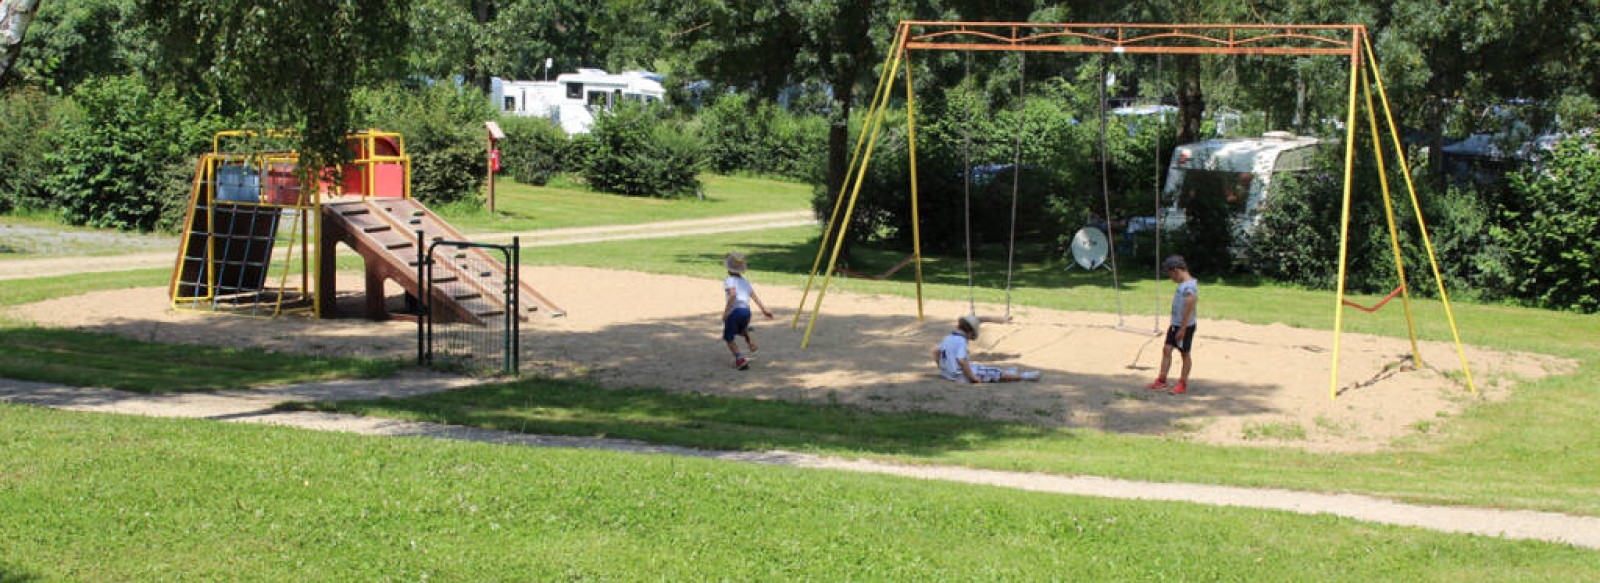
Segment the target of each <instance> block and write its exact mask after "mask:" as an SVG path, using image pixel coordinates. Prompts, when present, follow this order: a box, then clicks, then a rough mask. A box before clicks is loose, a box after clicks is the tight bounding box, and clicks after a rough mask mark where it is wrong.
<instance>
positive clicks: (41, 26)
mask: <svg viewBox="0 0 1600 583" xmlns="http://www.w3.org/2000/svg"><path fill="white" fill-rule="evenodd" d="M133 12H134V9H133V2H132V0H56V1H55V2H51V3H49V4H41V5H40V7H39V11H38V14H37V15H35V17H34V19H33V25H32V26H31V27H29V29H28V40H27V42H26V43H24V44H23V47H22V51H21V52H20V53H18V55H17V59H16V61H15V62H14V63H13V65H12V69H11V75H12V78H13V79H14V80H15V82H19V83H24V84H27V85H32V86H36V87H41V88H43V89H46V90H49V91H52V92H59V93H72V92H73V90H74V89H76V88H77V86H78V85H79V84H81V83H83V82H85V81H88V80H90V79H101V78H106V77H116V76H121V75H127V74H130V73H136V72H138V70H139V68H140V67H141V66H142V65H144V64H145V63H146V61H147V60H148V57H149V53H150V46H149V42H147V41H146V40H145V39H144V37H143V36H142V34H141V32H140V31H139V30H138V27H137V26H135V25H134V22H133V21H134V14H133Z"/></svg>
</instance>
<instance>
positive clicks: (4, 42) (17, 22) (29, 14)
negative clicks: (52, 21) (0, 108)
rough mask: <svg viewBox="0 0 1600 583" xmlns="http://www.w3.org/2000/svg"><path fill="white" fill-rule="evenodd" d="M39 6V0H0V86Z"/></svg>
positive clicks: (20, 47)
mask: <svg viewBox="0 0 1600 583" xmlns="http://www.w3.org/2000/svg"><path fill="white" fill-rule="evenodd" d="M38 8H39V0H0V87H5V83H6V77H7V76H8V73H9V72H10V71H11V64H12V63H13V62H15V61H16V58H17V53H18V52H21V51H22V39H23V38H25V37H26V36H27V34H28V24H29V23H31V22H33V15H34V12H35V11H36V10H38Z"/></svg>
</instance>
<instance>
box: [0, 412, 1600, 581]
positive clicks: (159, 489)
mask: <svg viewBox="0 0 1600 583" xmlns="http://www.w3.org/2000/svg"><path fill="white" fill-rule="evenodd" d="M0 445H3V447H0V468H4V470H3V471H0V516H4V517H5V544H4V545H0V580H4V581H34V580H76V581H107V580H169V579H192V580H251V581H321V580H327V581H375V580H422V579H427V580H442V581H461V580H513V581H544V580H557V579H562V580H570V579H579V580H589V579H600V580H618V581H636V580H669V581H681V580H708V579H732V580H758V581H767V580H779V579H782V580H792V579H818V580H896V581H898V580H925V581H971V580H1057V579H1070V580H1090V581H1104V580H1139V581H1145V580H1159V579H1183V580H1190V579H1194V580H1248V581H1363V582H1365V581H1377V580H1386V581H1396V580H1405V581H1463V580H1484V581H1549V580H1569V581H1581V580H1595V579H1597V578H1600V553H1596V552H1593V551H1589V550H1580V549H1574V548H1571V547H1565V546H1562V545H1555V544H1548V543H1539V542H1527V541H1506V540H1497V539H1493V538H1488V537H1479V536H1467V535H1451V534H1442V533H1437V532H1431V531H1425V530H1421V529H1413V528H1401V527H1390V526H1380V525H1372V524H1367V523H1361V522H1357V521H1353V520H1347V519H1340V518H1333V517H1328V516H1302V515H1295V514H1289V513H1284V512H1272V511H1259V510H1244V509H1234V508H1222V507H1209V506H1201V505H1194V504H1184V503H1171V502H1141V501H1123V500H1106V499H1096V498H1084V497H1076V496H1062V495H1053V494H1041V493H1033V492H1023V491H1017V490H1011V489H1005V488H993V487H983V486H972V485H965V484H952V483H941V482H935V481H925V480H913V479H905V478H894V477H886V476H875V475H863V474H854V473H849V472H832V471H817V470H801V469H794V468H782V467H766V466H752V465H746V464H740V463H731V462H718V461H710V460H702V459H695V458H683V457H677V456H650V455H632V454H619V453H610V452H603V451H592V450H547V449H537V448H524V447H505V446H498V445H486V444H474V443H457V442H442V441H433V440H417V439H396V438H392V437H364V436H355V435H347V434H337V433H324V432H314V431H302V430H295V429H288V428H279V427H268V426H255V425H238V424H227V423H216V422H208V421H195V420H174V419H152V418H145V417H137V416H120V415H103V414H92V413H71V412H61V411H50V410H44V409H37V408H32V407H20V406H13V405H3V404H0Z"/></svg>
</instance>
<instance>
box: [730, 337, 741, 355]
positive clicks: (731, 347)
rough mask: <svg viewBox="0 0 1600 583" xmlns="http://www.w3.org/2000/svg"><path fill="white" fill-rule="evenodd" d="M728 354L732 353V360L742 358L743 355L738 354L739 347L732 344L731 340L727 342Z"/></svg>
mask: <svg viewBox="0 0 1600 583" xmlns="http://www.w3.org/2000/svg"><path fill="white" fill-rule="evenodd" d="M728 352H732V353H733V357H734V358H739V357H740V356H743V355H741V354H739V345H737V344H734V343H733V341H732V340H729V341H728Z"/></svg>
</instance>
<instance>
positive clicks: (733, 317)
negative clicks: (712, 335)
mask: <svg viewBox="0 0 1600 583" xmlns="http://www.w3.org/2000/svg"><path fill="white" fill-rule="evenodd" d="M749 329H750V308H734V309H733V311H732V312H729V313H728V319H727V320H725V321H723V323H722V341H723V342H733V337H734V336H740V335H743V334H744V333H745V332H747V331H748V330H749Z"/></svg>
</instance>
